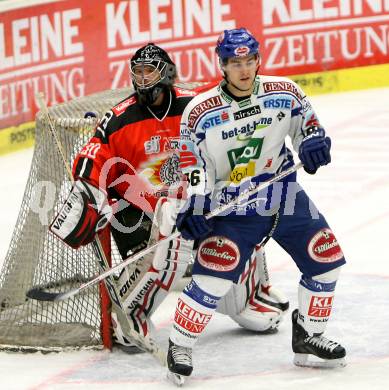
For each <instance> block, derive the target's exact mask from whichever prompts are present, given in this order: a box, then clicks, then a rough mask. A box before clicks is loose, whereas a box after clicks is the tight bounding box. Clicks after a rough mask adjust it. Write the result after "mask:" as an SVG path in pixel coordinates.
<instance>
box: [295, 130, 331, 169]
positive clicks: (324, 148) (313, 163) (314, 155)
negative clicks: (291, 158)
mask: <svg viewBox="0 0 389 390" xmlns="http://www.w3.org/2000/svg"><path fill="white" fill-rule="evenodd" d="M330 149H331V139H330V138H329V137H326V136H325V132H324V129H322V128H321V127H312V128H311V129H310V132H309V134H308V135H307V136H306V137H305V138H304V139H303V141H302V142H301V145H300V148H299V158H300V160H301V162H302V163H303V165H304V170H305V171H306V172H307V173H309V174H311V175H313V174H315V173H316V171H317V170H318V169H319V167H321V166H322V165H327V164H329V163H330V162H331V154H330Z"/></svg>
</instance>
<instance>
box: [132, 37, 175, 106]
mask: <svg viewBox="0 0 389 390" xmlns="http://www.w3.org/2000/svg"><path fill="white" fill-rule="evenodd" d="M130 72H131V79H132V83H133V85H134V88H135V90H136V92H137V93H138V95H139V100H140V102H141V103H142V104H146V105H151V104H153V103H154V102H155V101H156V100H157V98H158V96H159V95H160V94H161V93H162V92H163V91H164V90H168V89H170V88H172V86H173V84H174V80H175V78H176V76H177V69H176V65H175V64H174V62H173V61H172V60H171V58H170V57H169V55H168V54H167V53H166V51H165V50H163V49H161V48H160V47H158V46H156V45H154V43H148V44H147V45H146V46H143V47H141V48H140V49H138V50H137V51H136V52H135V54H134V56H133V57H132V58H131V60H130Z"/></svg>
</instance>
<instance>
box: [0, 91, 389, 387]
mask: <svg viewBox="0 0 389 390" xmlns="http://www.w3.org/2000/svg"><path fill="white" fill-rule="evenodd" d="M312 101H313V103H314V106H315V108H316V111H317V113H318V115H319V117H320V118H321V121H322V123H323V124H324V127H325V128H326V129H327V132H328V133H329V135H330V136H331V137H332V145H333V149H332V156H333V163H332V164H331V165H329V166H328V167H325V168H321V169H320V170H319V172H318V173H317V175H315V176H309V175H307V174H305V173H304V172H302V171H301V172H300V173H299V177H300V182H302V183H303V184H304V186H305V189H306V190H307V192H308V193H309V194H310V196H311V197H312V198H313V200H314V201H315V203H316V205H317V206H318V207H319V209H320V210H321V211H322V212H323V214H324V215H325V216H326V218H327V220H328V222H329V223H330V225H331V226H332V228H333V230H334V231H335V234H336V235H337V237H338V239H339V241H340V243H341V246H342V248H343V251H344V252H345V254H346V259H347V260H348V264H347V265H346V266H345V267H344V269H343V272H342V273H341V277H340V279H339V282H338V285H337V293H336V301H335V307H334V310H333V316H332V318H331V321H330V323H329V326H328V330H327V333H326V335H327V336H328V337H330V338H333V339H334V340H337V341H340V342H341V343H342V344H343V345H344V346H345V347H346V349H347V362H348V365H347V367H346V368H344V369H336V370H323V369H305V368H298V367H295V366H293V364H292V359H293V354H292V350H291V345H290V344H291V322H290V313H288V314H287V316H286V318H285V320H284V322H283V323H282V324H281V326H280V330H279V332H278V334H274V335H267V336H260V335H255V334H253V333H249V332H246V331H244V330H242V329H240V328H239V327H238V326H237V325H235V323H234V322H232V320H230V319H229V318H225V317H222V316H219V315H217V316H216V317H215V318H214V319H213V320H212V321H211V323H210V324H209V327H208V328H207V330H206V332H205V334H204V335H203V337H202V338H201V339H200V341H199V342H198V344H197V345H196V348H195V351H194V367H195V368H194V373H193V376H192V377H191V378H190V379H189V380H188V382H187V383H186V385H185V387H186V388H188V389H193V388H198V389H200V388H201V389H223V390H227V389H234V390H237V389H271V390H280V389H288V390H302V389H308V388H309V389H311V388H314V389H315V390H321V389H323V390H324V389H325V390H335V389H352V390H358V389H364V390H365V389H369V390H375V389H380V390H383V389H389V254H388V247H389V236H388V234H389V223H388V220H389V201H388V200H389V89H388V88H385V89H378V90H367V91H360V92H352V93H341V94H334V95H323V96H317V97H313V98H312ZM31 156H32V151H31V150H28V151H22V152H18V153H14V154H12V155H8V156H4V157H1V158H0V263H1V262H2V260H3V259H4V257H5V254H6V251H7V248H8V243H9V240H10V238H11V235H12V230H13V227H14V224H15V222H16V217H17V214H18V211H19V205H20V202H21V199H22V196H23V191H24V185H25V182H26V178H27V175H28V171H29V165H30V160H31ZM267 256H268V262H269V266H270V270H271V273H270V276H271V279H272V282H273V284H274V285H276V286H277V287H279V288H281V289H283V290H284V292H285V293H286V294H287V295H288V296H289V298H290V302H291V308H294V307H296V300H297V283H298V280H299V274H298V272H297V268H296V267H295V265H294V263H293V261H292V260H291V259H290V258H289V257H288V256H287V255H286V254H285V253H284V252H283V251H282V250H281V249H280V248H279V247H277V246H276V245H275V244H272V243H271V244H269V245H268V247H267ZM175 299H176V295H174V294H172V295H171V296H169V298H168V300H167V302H165V303H164V305H163V307H161V308H160V309H159V311H158V312H157V313H156V315H155V317H154V320H155V322H156V324H157V326H158V328H159V331H158V339H159V341H160V342H161V343H162V344H164V345H165V346H166V344H167V338H168V334H169V329H170V324H171V320H170V319H171V317H172V315H173V312H174V304H175ZM0 388H1V389H4V390H11V389H18V390H19V389H29V390H33V389H34V390H38V389H39V390H43V389H44V390H46V389H58V390H59V389H60V390H62V389H88V390H97V389H104V390H110V389H120V390H123V389H168V388H174V386H173V385H171V384H170V383H168V382H167V381H166V379H165V369H163V368H161V367H159V366H158V363H157V362H156V361H155V360H154V359H153V358H152V357H151V356H149V355H147V354H142V355H136V356H128V355H126V354H124V353H122V352H118V351H116V352H114V353H109V352H107V351H92V352H70V353H60V354H48V355H42V354H40V353H36V354H28V355H23V354H10V353H4V352H0Z"/></svg>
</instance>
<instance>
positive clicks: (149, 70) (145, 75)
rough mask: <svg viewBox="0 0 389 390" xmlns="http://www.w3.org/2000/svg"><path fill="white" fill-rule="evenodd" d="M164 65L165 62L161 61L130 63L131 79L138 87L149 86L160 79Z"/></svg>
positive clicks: (144, 87) (145, 87)
mask: <svg viewBox="0 0 389 390" xmlns="http://www.w3.org/2000/svg"><path fill="white" fill-rule="evenodd" d="M166 65H167V64H166V62H163V61H150V62H148V61H142V62H139V63H137V64H133V63H130V72H131V77H132V80H133V82H134V83H135V84H136V86H137V87H138V88H141V89H147V88H151V87H153V86H154V85H155V84H157V83H158V82H159V81H160V80H161V79H162V74H163V71H164V69H165V68H166Z"/></svg>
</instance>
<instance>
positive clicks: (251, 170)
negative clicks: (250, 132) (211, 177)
mask: <svg viewBox="0 0 389 390" xmlns="http://www.w3.org/2000/svg"><path fill="white" fill-rule="evenodd" d="M262 145H263V138H251V140H250V142H249V143H248V144H247V145H246V146H243V147H241V148H236V149H231V150H229V151H228V152H227V155H228V160H229V162H230V166H231V169H232V171H231V174H230V180H231V181H232V182H233V183H235V184H237V183H240V182H241V181H242V180H243V179H244V178H245V177H247V176H254V174H255V161H252V160H256V159H258V158H259V156H260V155H261V150H262Z"/></svg>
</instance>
